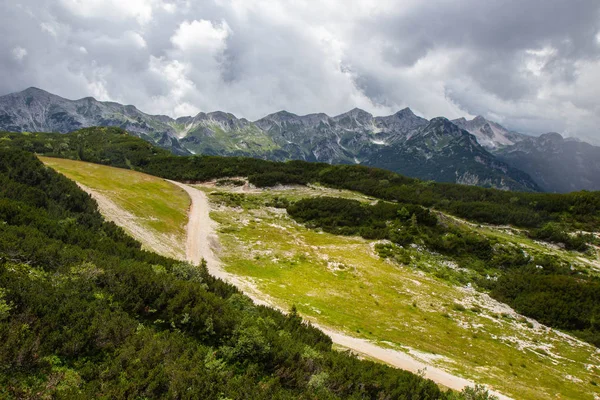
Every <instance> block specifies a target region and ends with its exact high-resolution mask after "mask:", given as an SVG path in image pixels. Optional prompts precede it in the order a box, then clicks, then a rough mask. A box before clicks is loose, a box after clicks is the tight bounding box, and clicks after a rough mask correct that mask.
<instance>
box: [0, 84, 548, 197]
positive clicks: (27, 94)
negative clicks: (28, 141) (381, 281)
mask: <svg viewBox="0 0 600 400" xmlns="http://www.w3.org/2000/svg"><path fill="white" fill-rule="evenodd" d="M90 126H118V127H121V128H124V129H126V130H127V131H128V132H130V133H131V134H134V135H137V136H139V137H142V138H144V139H145V140H148V141H150V142H152V143H155V144H157V145H159V146H161V147H163V148H166V149H169V150H171V151H172V152H174V153H176V154H210V155H225V156H250V157H258V158H264V159H271V160H289V159H301V160H307V161H319V162H327V163H336V164H338V163H348V164H354V163H359V164H365V165H371V166H377V167H381V168H386V169H390V170H392V171H395V172H399V173H401V174H405V175H408V176H414V177H418V178H421V179H430V180H436V181H443V182H457V183H464V184H470V185H479V186H486V187H496V188H501V189H509V190H537V189H538V185H537V184H536V182H535V181H534V180H533V179H532V178H531V177H529V176H528V175H527V173H524V172H523V171H520V170H519V167H518V166H516V164H515V165H512V164H510V160H511V159H510V158H508V157H506V156H504V154H503V159H502V160H500V159H498V158H497V157H496V156H495V155H494V154H493V153H494V152H497V151H500V150H501V149H503V148H505V147H506V146H514V145H515V144H518V143H520V142H522V141H523V140H525V139H527V138H528V137H527V136H526V135H522V134H519V133H516V132H511V131H508V130H507V129H505V128H503V127H502V126H501V125H499V124H496V123H494V122H491V121H487V120H485V119H484V118H483V117H477V118H475V119H473V120H471V121H467V120H465V119H458V120H454V121H449V120H447V119H445V118H434V119H432V120H431V121H428V120H427V119H425V118H421V117H419V116H417V115H415V114H414V113H413V112H412V111H411V110H410V109H409V108H405V109H403V110H401V111H399V112H397V113H395V114H393V115H389V116H383V117H374V116H373V115H371V114H370V113H368V112H366V111H364V110H360V109H357V108H356V109H353V110H351V111H349V112H347V113H344V114H341V115H338V116H334V117H330V116H328V115H326V114H322V113H321V114H309V115H304V116H299V115H296V114H293V113H290V112H287V111H280V112H277V113H273V114H270V115H267V116H266V117H263V118H261V119H259V120H257V121H254V122H252V121H249V120H247V119H245V118H237V117H236V116H234V115H233V114H229V113H225V112H220V111H217V112H211V113H199V114H197V115H196V116H193V117H180V118H177V119H173V118H170V117H168V116H164V115H149V114H145V113H143V112H141V111H139V110H138V109H137V108H135V107H134V106H124V105H121V104H118V103H114V102H100V101H97V100H95V99H93V98H91V97H86V98H84V99H80V100H67V99H64V98H62V97H59V96H56V95H53V94H50V93H48V92H45V91H43V90H40V89H36V88H29V89H27V90H24V91H22V92H19V93H13V94H9V95H6V96H2V97H0V129H3V130H8V131H55V132H63V133H64V132H70V131H74V130H76V129H80V128H84V127H90ZM507 162H508V164H507ZM545 187H548V186H545ZM547 190H558V189H554V188H553V187H552V186H550V187H549V188H548V189H547Z"/></svg>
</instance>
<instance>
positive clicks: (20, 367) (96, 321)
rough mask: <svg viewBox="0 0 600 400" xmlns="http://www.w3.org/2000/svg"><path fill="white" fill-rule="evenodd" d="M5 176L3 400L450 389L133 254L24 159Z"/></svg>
mask: <svg viewBox="0 0 600 400" xmlns="http://www.w3.org/2000/svg"><path fill="white" fill-rule="evenodd" d="M0 182H1V183H2V184H1V185H0V219H1V220H2V221H3V223H2V224H0V288H1V289H0V338H1V339H2V340H1V341H0V360H1V361H2V362H1V363H0V396H1V397H2V398H7V399H21V398H95V397H104V398H115V399H125V398H142V397H144V398H189V399H193V398H205V399H224V398H240V397H245V398H256V399H259V398H269V399H271V398H278V399H298V398H306V399H309V398H311V399H312V398H324V399H337V398H372V399H375V398H382V397H383V398H402V397H406V398H440V399H444V398H451V397H452V396H454V394H453V393H443V392H441V391H440V390H439V389H438V387H437V386H435V384H433V382H431V381H426V380H424V379H422V378H420V377H418V376H417V375H414V374H411V373H408V372H404V371H401V370H396V369H392V368H389V367H386V366H384V365H381V364H376V363H373V362H369V361H360V360H358V359H357V358H355V357H352V356H350V355H348V354H345V353H340V352H337V351H333V350H332V349H331V340H330V339H329V338H328V337H327V336H325V335H324V334H323V333H321V332H320V331H318V330H317V329H315V328H313V327H311V326H309V325H307V324H304V323H302V321H301V319H300V317H299V316H298V315H297V314H296V313H291V314H290V315H288V316H284V315H283V314H281V313H280V312H277V311H274V310H272V309H269V308H266V307H257V306H255V305H253V304H252V302H251V301H250V300H249V299H248V298H247V297H245V296H244V295H242V294H240V293H239V292H238V291H237V290H236V289H235V288H234V287H233V286H230V285H228V284H225V283H224V282H222V281H220V280H217V279H215V278H213V277H212V276H211V275H209V274H208V273H207V272H206V268H205V267H203V266H202V265H200V266H192V265H189V264H185V263H181V262H179V261H175V260H172V259H168V258H164V257H161V256H158V255H156V254H154V253H151V252H146V251H142V250H141V249H140V243H139V242H136V241H135V240H133V239H131V238H130V237H128V236H127V235H126V234H125V233H124V232H123V231H122V230H121V229H120V228H118V227H117V226H116V225H114V224H113V223H108V222H105V221H104V220H103V218H102V216H101V215H100V213H98V211H97V206H96V203H95V202H94V201H93V200H92V199H91V198H90V197H89V196H88V195H87V194H85V193H84V192H83V191H81V190H80V189H79V188H78V187H77V186H76V185H75V183H73V182H72V181H69V180H67V179H66V178H65V177H63V176H61V175H59V174H57V173H55V172H53V171H52V170H51V169H49V168H46V167H44V166H43V165H42V163H41V162H40V161H38V160H37V159H36V158H35V156H34V155H33V154H31V153H26V152H23V151H20V150H5V149H2V150H0Z"/></svg>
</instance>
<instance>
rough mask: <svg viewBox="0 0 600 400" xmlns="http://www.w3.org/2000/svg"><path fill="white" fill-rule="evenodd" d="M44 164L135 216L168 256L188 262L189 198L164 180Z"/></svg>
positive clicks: (68, 163)
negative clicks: (187, 227)
mask: <svg viewBox="0 0 600 400" xmlns="http://www.w3.org/2000/svg"><path fill="white" fill-rule="evenodd" d="M39 158H40V160H42V162H44V164H46V165H48V166H49V167H51V168H53V169H55V170H56V171H58V172H60V173H62V174H63V175H65V176H66V177H68V178H69V179H72V180H74V181H76V182H78V183H80V184H82V185H84V186H87V187H88V188H90V189H92V190H94V191H96V192H98V193H100V194H102V195H104V196H105V197H107V198H108V199H109V200H111V201H112V202H114V203H115V204H116V205H117V206H119V207H120V208H121V209H123V210H125V211H127V212H128V213H130V214H132V215H133V216H134V218H135V222H136V223H137V224H138V225H139V226H141V227H142V228H143V229H144V230H146V231H147V232H149V234H150V235H152V236H153V237H156V238H158V240H161V241H163V242H164V243H167V244H168V246H167V247H168V250H166V251H164V252H162V253H166V254H164V255H167V256H171V257H176V258H185V243H186V230H185V227H186V224H187V210H188V208H189V206H190V199H189V197H188V195H187V194H186V193H185V191H183V190H182V189H180V188H179V187H177V186H175V185H173V184H171V183H169V182H166V181H165V180H163V179H160V178H156V177H154V176H151V175H147V174H143V173H140V172H136V171H131V170H126V169H121V168H113V167H108V166H104V165H98V164H92V163H87V162H82V161H74V160H66V159H59V158H49V157H39ZM114 222H115V223H117V225H120V226H122V227H123V228H124V229H125V230H126V231H128V232H129V233H130V234H132V235H133V236H134V237H135V238H136V239H138V240H140V241H141V242H142V244H144V245H146V247H150V246H148V243H145V242H146V240H145V236H144V235H141V236H140V235H139V232H132V230H131V229H129V228H130V227H129V226H128V224H127V223H125V221H119V220H115V221H114Z"/></svg>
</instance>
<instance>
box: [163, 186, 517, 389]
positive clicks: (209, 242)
mask: <svg viewBox="0 0 600 400" xmlns="http://www.w3.org/2000/svg"><path fill="white" fill-rule="evenodd" d="M169 182H171V183H173V184H174V185H177V186H179V187H181V188H182V189H183V190H185V191H186V192H187V193H188V194H189V196H190V198H191V200H192V205H191V209H190V213H189V222H188V227H187V232H188V238H187V259H188V261H189V262H192V263H194V264H199V263H200V261H201V260H202V258H204V259H205V260H206V263H207V266H208V270H209V272H210V273H211V274H212V275H213V276H216V277H218V278H221V279H223V280H225V281H227V282H229V283H231V284H233V285H235V286H237V287H238V288H240V289H241V290H242V291H243V292H244V293H245V294H246V295H247V296H249V297H250V298H251V299H252V300H253V301H254V302H255V303H258V304H264V305H268V306H270V307H274V308H278V309H280V310H281V311H283V312H286V311H287V310H282V309H281V307H278V306H277V305H276V304H275V303H274V302H273V301H270V299H269V297H268V296H266V295H264V294H263V293H261V292H260V291H259V290H258V289H257V288H256V287H255V286H254V285H253V284H252V283H251V282H248V281H246V280H243V279H240V278H238V277H236V276H234V275H232V274H229V273H227V272H225V271H224V270H223V268H222V266H221V263H220V261H219V259H218V257H216V255H215V254H214V251H213V248H215V247H217V246H218V237H217V235H216V233H215V223H214V221H212V220H211V219H210V215H209V213H210V204H209V202H208V198H207V197H206V194H204V192H202V191H201V190H198V189H196V188H193V187H191V186H189V185H185V184H182V183H179V182H175V181H169ZM313 324H314V325H315V326H317V327H318V328H319V329H321V330H322V331H323V332H325V333H326V334H327V335H328V336H329V337H331V339H332V340H333V342H334V343H336V344H338V345H340V346H342V347H345V348H348V349H350V350H352V351H354V352H355V353H357V354H359V355H364V356H368V357H371V358H375V359H377V360H380V361H383V362H384V363H386V364H389V365H392V366H394V367H397V368H401V369H404V370H407V371H411V372H414V373H419V372H423V373H424V376H425V377H426V378H429V379H431V380H432V381H434V382H436V383H438V384H441V385H443V386H446V387H448V388H451V389H454V390H462V388H464V387H465V386H474V385H475V383H474V382H472V381H470V380H467V379H464V378H461V377H458V376H454V375H452V374H450V373H448V372H446V371H444V370H442V369H441V368H438V367H435V366H432V365H429V364H426V363H424V362H422V361H419V360H417V359H416V358H414V357H412V356H411V355H410V354H407V353H404V352H401V351H397V350H393V349H389V348H384V347H381V346H378V345H377V344H375V343H372V342H370V341H368V340H366V339H360V338H355V337H352V336H349V335H346V334H343V333H340V332H338V331H335V330H332V329H329V328H326V327H323V326H320V325H318V324H316V323H314V322H313ZM494 394H495V395H496V396H498V397H499V398H500V399H502V400H506V399H510V397H506V396H503V395H501V394H499V393H494Z"/></svg>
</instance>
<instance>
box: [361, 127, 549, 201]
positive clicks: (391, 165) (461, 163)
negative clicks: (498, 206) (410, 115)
mask: <svg viewBox="0 0 600 400" xmlns="http://www.w3.org/2000/svg"><path fill="white" fill-rule="evenodd" d="M366 164H368V165H372V166H375V167H380V168H385V169H390V170H393V171H403V173H404V174H406V175H409V176H414V177H417V178H420V179H425V180H436V181H440V182H457V183H463V184H467V185H477V186H484V187H495V188H501V189H510V190H533V191H535V190H539V188H538V186H537V185H536V184H535V182H533V181H532V180H531V178H530V177H529V176H528V175H527V174H525V173H523V172H521V171H519V170H517V169H515V168H512V167H510V166H509V165H507V164H506V163H504V162H502V161H498V160H497V159H496V158H495V157H494V156H493V155H492V154H491V153H489V152H488V151H487V150H485V149H484V148H483V147H482V146H481V145H480V144H479V143H478V142H477V139H476V138H475V136H473V135H471V134H470V133H468V132H467V131H465V130H463V129H460V128H459V127H458V126H456V125H455V124H453V123H452V122H450V121H449V120H447V119H446V118H434V119H432V120H431V121H430V122H429V123H428V124H427V125H425V126H422V127H421V128H419V129H418V130H416V131H414V132H412V134H411V135H410V137H406V138H405V139H404V140H399V141H397V142H394V143H393V144H392V145H391V146H389V147H388V148H386V149H384V150H382V151H379V152H377V153H375V154H374V155H373V156H372V157H371V158H369V159H368V161H367V162H366Z"/></svg>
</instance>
